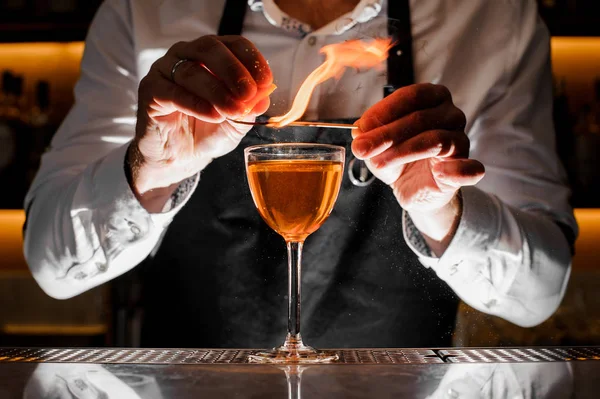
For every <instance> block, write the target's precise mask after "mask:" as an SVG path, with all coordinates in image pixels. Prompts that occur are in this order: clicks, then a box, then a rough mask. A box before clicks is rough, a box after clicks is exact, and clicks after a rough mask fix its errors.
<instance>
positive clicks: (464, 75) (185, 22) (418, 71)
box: [25, 0, 577, 326]
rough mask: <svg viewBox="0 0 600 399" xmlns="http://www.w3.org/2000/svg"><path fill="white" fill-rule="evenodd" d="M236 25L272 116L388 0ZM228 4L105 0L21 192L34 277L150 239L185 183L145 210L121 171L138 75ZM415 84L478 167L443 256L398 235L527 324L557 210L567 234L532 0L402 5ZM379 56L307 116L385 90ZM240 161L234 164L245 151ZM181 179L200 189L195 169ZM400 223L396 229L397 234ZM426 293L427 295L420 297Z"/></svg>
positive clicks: (373, 26)
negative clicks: (430, 88) (458, 128)
mask: <svg viewBox="0 0 600 399" xmlns="http://www.w3.org/2000/svg"><path fill="white" fill-rule="evenodd" d="M250 4H251V9H252V11H249V12H248V13H247V14H246V17H245V21H244V30H243V35H244V36H245V37H247V38H248V39H250V40H251V41H253V42H254V43H255V44H256V46H257V47H258V48H259V50H260V51H261V52H262V53H263V54H264V56H265V57H266V58H267V60H269V64H270V66H271V68H272V71H273V75H274V77H275V83H276V84H277V86H278V89H277V90H276V91H275V92H274V93H273V95H272V107H271V109H270V110H269V114H270V115H276V114H280V113H283V112H285V111H287V108H288V106H289V105H290V104H291V100H292V99H293V96H294V94H295V92H296V90H297V88H298V87H299V85H300V84H301V82H302V81H303V80H304V78H305V77H306V76H307V75H308V74H309V73H310V72H311V71H312V70H313V69H314V68H316V67H317V66H318V65H319V64H320V63H321V62H322V59H323V57H322V56H321V55H320V54H319V49H320V48H321V47H322V46H324V45H326V44H330V43H336V42H340V41H343V40H348V39H355V38H369V37H375V36H386V35H387V30H386V26H387V18H386V15H387V14H386V5H385V2H383V3H382V2H378V1H374V0H362V1H361V2H360V3H359V4H358V6H357V7H356V9H355V10H354V11H352V12H350V13H348V14H346V15H344V16H342V17H340V18H339V19H338V20H336V21H333V22H331V23H330V24H328V25H327V26H325V27H323V28H321V29H319V30H316V31H314V32H311V29H310V27H309V26H307V25H305V24H302V23H299V22H297V21H294V20H293V19H291V18H289V17H287V16H286V15H285V14H284V13H282V12H281V11H280V10H279V9H278V8H277V6H276V4H275V3H274V1H273V0H264V1H254V0H251V1H250ZM223 7H224V0H211V1H208V0H177V1H175V0H143V1H142V0H108V1H106V2H105V3H104V4H103V5H102V6H101V7H100V10H99V11H98V13H97V15H96V17H95V19H94V22H93V24H92V26H91V28H90V31H89V34H88V38H87V41H86V48H85V53H84V56H83V60H82V64H81V77H80V80H79V82H78V83H77V86H76V88H75V98H76V101H75V105H74V106H73V108H72V110H71V112H70V113H69V115H68V116H67V118H66V119H65V121H64V122H63V124H62V126H61V127H60V129H59V131H58V132H57V133H56V136H55V137H54V140H53V141H52V148H51V150H50V151H49V152H48V153H46V154H45V155H44V157H43V159H42V165H41V169H40V171H39V173H38V175H37V176H36V179H35V181H34V183H33V185H32V186H31V188H30V191H29V193H28V195H27V198H26V200H25V207H26V209H28V221H27V229H26V235H25V255H26V258H27V261H28V263H29V267H30V269H31V271H32V273H33V275H34V277H35V279H36V280H37V282H38V283H39V285H40V286H41V287H42V289H43V290H44V291H45V292H46V293H48V295H50V296H53V297H55V298H68V297H71V296H74V295H77V294H79V293H81V292H83V291H85V290H88V289H90V288H92V287H94V286H97V285H99V284H102V283H104V282H106V281H108V280H110V279H113V278H115V277H117V276H119V275H120V274H123V273H124V272H126V271H127V270H129V269H131V268H133V267H134V266H136V265H137V264H138V263H139V262H141V261H142V260H143V259H144V258H146V257H147V256H148V254H149V253H151V251H152V250H153V249H154V248H155V247H156V245H157V243H158V242H159V240H160V237H161V235H162V234H163V233H164V231H165V229H167V227H168V226H169V223H170V221H171V220H172V218H173V217H175V216H176V214H177V212H178V211H179V209H181V207H182V206H184V205H185V202H186V201H187V199H188V198H189V196H190V195H189V194H190V193H189V192H188V193H187V194H185V195H183V196H180V197H183V199H182V200H180V201H175V203H174V204H173V206H171V207H169V209H168V210H166V211H165V212H163V213H159V214H149V213H148V212H146V211H145V210H144V209H143V208H142V207H141V205H140V204H139V203H138V201H137V200H136V199H135V197H134V195H133V193H132V192H131V189H130V187H129V185H128V183H127V181H126V177H125V173H124V167H123V165H124V157H125V152H126V148H127V145H128V143H129V141H130V140H131V139H132V137H133V135H134V130H135V122H136V107H137V87H138V84H139V82H140V80H141V79H142V78H143V77H144V76H145V75H146V73H147V72H148V70H149V68H150V66H151V64H152V63H153V62H154V61H155V60H156V59H157V58H159V57H161V56H162V55H163V54H164V53H165V52H166V50H167V49H168V48H169V47H170V46H171V45H173V44H174V43H176V42H178V41H181V40H185V41H190V40H193V39H195V38H197V37H200V36H203V35H209V34H215V33H216V31H217V26H218V23H219V20H220V18H221V14H222V11H223ZM411 19H412V33H413V53H414V69H415V76H416V81H417V82H433V83H439V84H443V85H446V86H447V87H448V88H449V89H450V91H451V92H452V95H453V99H454V102H455V104H456V105H457V106H458V107H459V108H460V109H462V110H463V111H464V113H465V114H466V116H467V120H468V125H467V127H466V132H467V134H468V136H469V138H470V140H471V157H472V158H475V159H478V160H479V161H481V162H482V163H483V164H484V165H485V167H486V175H485V178H484V179H483V180H482V181H481V182H480V183H479V184H478V185H477V186H476V187H469V188H464V189H462V196H463V212H462V217H461V220H460V223H459V226H458V230H457V231H456V234H455V236H454V238H453V240H452V242H451V243H450V246H449V247H448V249H447V250H446V252H445V253H444V254H443V256H441V257H440V258H439V259H438V258H434V257H431V256H429V255H428V253H427V251H426V248H423V247H422V245H421V244H422V238H421V237H420V235H419V234H414V232H411V231H410V229H409V228H407V225H409V224H410V223H406V222H407V220H408V221H409V218H407V217H406V215H405V228H404V235H405V237H406V239H407V241H408V243H409V246H411V248H412V249H413V250H414V251H415V253H417V255H419V259H420V260H421V263H422V264H423V265H424V266H425V267H431V268H432V269H433V270H434V271H435V272H436V273H437V275H438V276H439V278H441V279H442V280H444V281H446V282H447V283H448V284H449V286H450V287H452V289H453V290H454V291H455V292H456V293H457V294H458V295H459V296H460V298H461V299H463V300H464V301H465V302H466V303H468V304H469V305H471V306H473V307H474V308H476V309H479V310H481V311H483V312H487V313H490V314H493V315H497V316H500V317H503V318H505V319H507V320H509V321H512V322H513V323H516V324H518V325H521V326H532V325H535V324H538V323H541V322H542V321H543V320H545V319H546V318H547V317H549V316H550V315H551V314H552V313H553V312H554V311H555V310H556V308H557V307H558V305H559V303H560V301H561V299H562V296H563V294H564V291H565V287H566V284H567V281H568V276H569V272H570V261H571V254H570V250H569V245H568V243H567V240H566V239H565V236H564V235H563V234H562V232H561V230H560V229H559V227H557V224H556V223H555V222H560V223H563V224H564V225H566V226H568V227H569V228H570V229H572V231H573V232H574V233H575V232H576V230H577V226H576V223H575V220H574V218H573V214H572V209H571V208H570V206H569V204H568V197H569V190H568V188H567V187H566V185H565V180H566V179H565V175H564V173H563V170H562V168H561V165H560V162H559V160H558V158H557V156H556V154H555V149H554V130H553V125H552V118H551V109H552V93H551V85H550V82H551V71H550V63H549V37H548V32H547V30H546V28H545V26H544V25H543V23H542V22H541V21H540V19H539V17H538V15H537V9H536V5H535V1H533V0H530V1H525V0H524V1H484V0H419V1H417V0H414V1H411ZM385 83H386V77H385V68H382V69H372V70H369V71H364V72H361V73H358V72H356V71H347V72H346V73H345V74H344V76H343V77H342V78H341V79H340V80H335V79H331V80H329V81H326V82H325V83H323V84H322V85H320V86H318V88H317V89H316V90H315V92H314V95H313V97H312V99H311V101H310V104H309V107H308V109H307V112H306V114H305V117H304V119H325V118H352V117H359V116H360V115H361V114H362V113H363V112H364V111H365V110H366V109H368V108H369V107H370V106H371V105H373V104H375V103H376V102H377V101H379V100H381V98H382V86H383V85H384V84H385ZM240 162H242V160H240ZM187 188H188V190H187V191H193V190H194V189H195V184H194V180H193V179H192V180H191V183H190V182H188V187H187ZM399 234H401V232H399ZM423 295H426V293H423Z"/></svg>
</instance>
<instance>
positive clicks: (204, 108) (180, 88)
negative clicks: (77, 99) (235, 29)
mask: <svg viewBox="0 0 600 399" xmlns="http://www.w3.org/2000/svg"><path fill="white" fill-rule="evenodd" d="M179 60H186V61H185V62H183V63H181V64H180V65H179V66H178V67H177V68H176V70H175V73H174V74H173V76H171V71H172V70H173V66H174V65H175V64H176V63H177V62H178V61H179ZM272 82H273V76H272V74H271V70H270V68H269V65H268V64H267V61H266V60H265V58H264V57H263V56H262V55H261V54H260V52H259V51H258V50H257V49H256V47H255V46H254V45H253V44H252V43H251V42H250V41H248V40H247V39H244V38H243V37H241V36H204V37H201V38H199V39H197V40H194V41H191V42H180V43H177V44H175V45H174V46H173V47H171V48H170V49H169V51H167V53H166V54H165V56H164V57H162V58H160V59H158V60H157V61H156V62H155V63H154V64H153V65H152V67H151V68H150V72H148V75H146V76H145V77H144V78H143V79H142V81H141V82H140V86H139V93H138V99H139V100H138V101H139V104H138V118H137V125H136V134H135V139H134V140H133V142H132V143H131V145H130V147H129V151H128V155H127V159H128V162H127V164H128V165H129V166H128V167H129V168H130V172H131V173H130V176H131V186H132V189H133V191H134V193H135V194H136V196H137V198H138V199H139V200H140V203H141V204H142V206H144V207H145V208H146V209H147V210H148V211H149V212H160V211H161V210H162V208H163V207H164V204H165V203H166V201H167V200H168V199H169V197H170V195H171V194H172V192H173V190H175V188H176V187H177V185H178V184H179V183H180V182H181V181H182V180H184V179H186V178H188V177H190V176H193V175H195V174H196V173H198V172H199V171H201V170H202V169H204V168H205V167H206V166H207V165H208V164H209V163H210V162H211V161H212V160H213V159H215V158H217V157H220V156H223V155H225V154H227V153H229V152H230V151H232V150H233V149H234V148H235V147H236V146H237V145H238V144H239V143H240V141H241V140H242V138H243V137H244V135H245V134H246V133H247V132H248V130H250V128H251V126H248V125H242V124H236V123H232V122H230V121H229V120H228V119H233V120H247V121H253V120H254V118H256V116H258V115H261V114H263V113H264V112H266V110H267V109H268V108H269V104H270V102H269V94H270V93H271V92H272V91H273V89H274V88H275V86H273V84H272Z"/></svg>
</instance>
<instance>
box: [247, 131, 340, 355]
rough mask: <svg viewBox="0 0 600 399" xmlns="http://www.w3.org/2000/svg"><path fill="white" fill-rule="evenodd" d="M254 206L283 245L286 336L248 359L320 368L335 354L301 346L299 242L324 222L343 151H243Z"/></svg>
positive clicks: (284, 147) (308, 147)
mask: <svg viewBox="0 0 600 399" xmlns="http://www.w3.org/2000/svg"><path fill="white" fill-rule="evenodd" d="M244 155H245V159H246V173H247V176H248V184H249V186H250V192H251V193H252V198H253V200H254V204H255V205H256V208H257V209H258V212H259V213H260V215H261V216H262V218H263V219H264V221H265V222H266V223H267V224H268V225H269V226H270V227H271V228H272V229H273V230H275V231H276V232H277V233H278V234H280V235H281V236H282V237H283V238H284V240H285V242H286V245H287V252H288V332H287V336H286V338H285V342H284V343H283V345H282V346H279V347H277V348H274V349H272V350H270V351H265V352H258V353H255V354H253V355H251V356H250V361H252V362H263V363H325V362H331V361H335V360H337V358H338V356H337V354H336V353H334V352H327V351H319V350H316V349H314V348H311V347H310V346H306V345H304V343H303V342H302V337H301V336H300V303H301V295H300V292H301V260H302V246H303V244H304V240H306V237H308V236H309V235H310V234H311V233H313V232H315V231H316V230H317V229H318V228H319V227H321V225H322V224H323V223H324V222H325V220H327V217H328V216H329V214H330V213H331V211H332V209H333V205H334V204H335V201H336V199H337V196H338V194H339V191H340V184H341V181H342V176H343V172H344V159H345V149H344V148H343V147H339V146H334V145H325V144H298V143H293V144H268V145H257V146H252V147H248V148H246V149H245V150H244Z"/></svg>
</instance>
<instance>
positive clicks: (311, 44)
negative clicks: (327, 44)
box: [308, 36, 317, 46]
mask: <svg viewBox="0 0 600 399" xmlns="http://www.w3.org/2000/svg"><path fill="white" fill-rule="evenodd" d="M316 42H317V38H316V37H314V36H311V37H309V38H308V45H309V46H314V45H315V43H316Z"/></svg>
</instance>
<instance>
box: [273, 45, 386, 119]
mask: <svg viewBox="0 0 600 399" xmlns="http://www.w3.org/2000/svg"><path fill="white" fill-rule="evenodd" d="M391 46H392V41H391V39H375V40H373V41H370V42H363V41H361V40H349V41H346V42H342V43H337V44H330V45H328V46H325V47H323V48H322V49H321V50H320V53H321V54H325V62H324V63H322V64H321V65H319V67H317V69H315V70H314V71H313V72H312V73H311V74H310V75H308V77H307V78H306V79H305V80H304V82H303V83H302V85H301V86H300V89H299V90H298V94H296V98H294V102H293V103H292V107H291V108H290V110H289V111H288V113H287V114H285V115H281V116H274V117H272V118H269V125H270V126H273V127H283V126H285V125H287V124H289V123H291V122H294V121H295V120H298V119H300V117H302V115H303V114H304V111H306V107H308V102H309V101H310V96H311V95H312V93H313V91H314V90H315V87H317V85H318V84H320V83H323V82H324V81H326V80H327V79H329V78H332V77H335V78H336V79H339V78H340V77H341V76H342V74H343V73H344V68H347V67H354V68H357V69H365V68H373V67H375V66H377V65H378V64H379V63H381V62H382V61H384V60H385V59H386V58H387V56H388V50H389V49H390V47H391Z"/></svg>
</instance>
